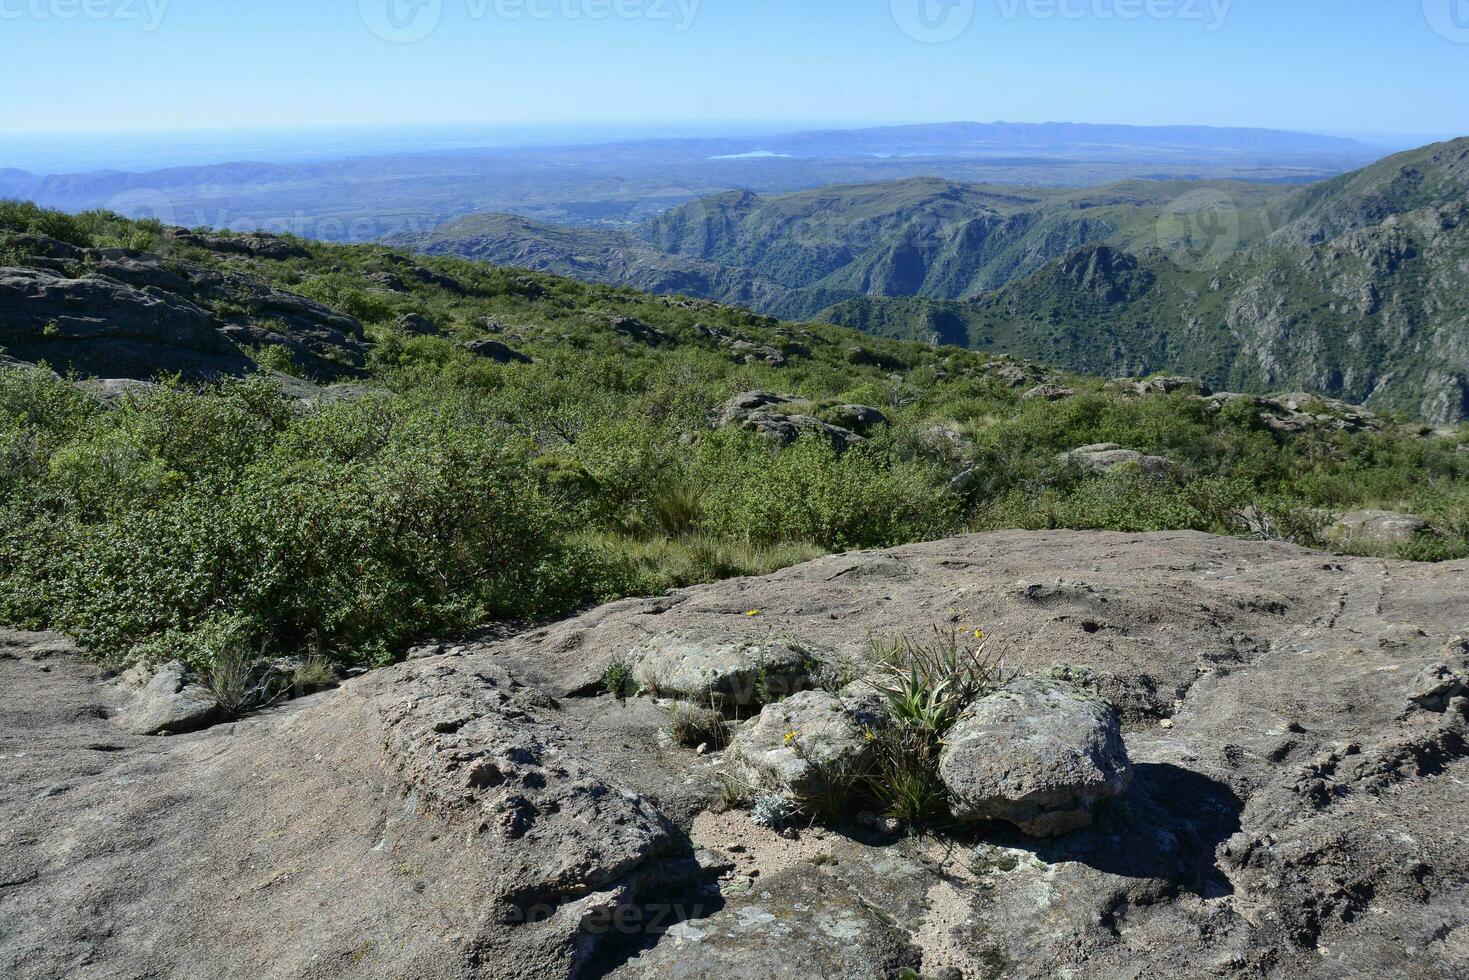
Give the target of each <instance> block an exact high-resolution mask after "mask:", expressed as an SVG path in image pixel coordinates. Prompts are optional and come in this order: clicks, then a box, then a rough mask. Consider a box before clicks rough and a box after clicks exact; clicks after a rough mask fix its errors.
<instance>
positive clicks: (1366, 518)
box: [1326, 510, 1429, 548]
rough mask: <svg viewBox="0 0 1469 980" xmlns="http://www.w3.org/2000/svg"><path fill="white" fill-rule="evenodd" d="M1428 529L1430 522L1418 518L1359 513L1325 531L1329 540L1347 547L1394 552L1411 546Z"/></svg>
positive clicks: (1355, 512)
mask: <svg viewBox="0 0 1469 980" xmlns="http://www.w3.org/2000/svg"><path fill="white" fill-rule="evenodd" d="M1428 529H1429V528H1428V522H1427V521H1425V520H1424V519H1423V518H1421V517H1419V516H1417V515H1416V514H1399V513H1397V512H1395V511H1390V510H1357V511H1352V512H1351V513H1349V514H1343V515H1342V516H1341V517H1340V518H1339V519H1338V520H1337V521H1336V523H1334V524H1332V525H1331V526H1330V527H1329V528H1327V529H1326V537H1327V538H1328V539H1329V540H1331V541H1332V542H1334V543H1336V544H1339V545H1342V546H1344V547H1354V546H1355V547H1359V548H1360V547H1366V548H1392V547H1395V546H1397V545H1400V544H1408V543H1409V542H1411V541H1413V540H1414V539H1415V538H1417V537H1418V536H1419V535H1420V534H1423V533H1425V532H1426V531H1428Z"/></svg>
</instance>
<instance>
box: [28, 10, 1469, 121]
mask: <svg viewBox="0 0 1469 980" xmlns="http://www.w3.org/2000/svg"><path fill="white" fill-rule="evenodd" d="M1465 6H1466V4H1465V3H1464V0H1414V2H1411V3H1406V4H1402V3H1399V4H1382V3H1380V2H1379V0H1298V2H1294V3H1291V4H1288V5H1286V4H1280V3H1268V2H1266V0H840V2H838V0H824V2H811V3H806V4H801V5H793V4H789V3H784V2H776V0H740V2H738V3H735V2H733V0H334V2H331V3H319V4H301V3H296V2H290V0H211V2H208V3H206V2H205V0H0V84H3V85H4V86H5V88H6V90H7V91H10V92H13V93H21V95H22V96H23V97H22V98H18V99H11V100H7V102H6V104H5V105H4V106H0V134H9V135H11V136H20V135H24V136H28V137H36V136H47V135H50V136H58V137H60V136H75V135H78V134H86V133H96V134H100V133H104V132H105V133H115V134H146V133H150V132H151V133H168V132H180V131H183V132H202V131H226V132H240V131H244V130H253V129H273V130H278V129H286V128H308V129H310V128H332V127H354V126H365V127H401V126H451V125H464V126H476V125H478V126H486V125H502V126H526V125H534V126H553V125H573V126H625V125H632V126H636V125H639V124H640V123H639V122H638V121H639V120H642V121H660V122H659V123H658V124H659V125H676V124H679V123H681V122H682V121H686V120H699V121H701V122H702V123H703V124H705V125H729V124H732V123H736V122H740V121H744V122H747V123H748V122H749V121H752V120H759V121H760V122H759V124H760V125H763V126H772V127H779V128H783V129H790V128H792V127H799V126H801V125H802V124H809V123H811V122H812V121H813V120H825V121H826V123H825V124H826V125H834V126H835V125H842V126H860V125H867V124H874V123H875V124H891V123H921V122H940V121H953V120H970V119H1006V120H1015V121H1072V122H1094V123H1103V124H1126V125H1143V126H1152V125H1206V126H1218V127H1248V128H1264V129H1280V130H1291V131H1298V132H1323V131H1325V132H1348V131H1354V132H1376V133H1403V134H1405V135H1407V134H1427V133H1444V134H1449V133H1465V132H1469V100H1466V99H1465V97H1464V96H1463V94H1462V93H1464V92H1469V11H1466V10H1465V9H1464V7H1465ZM182 78H187V79H188V82H187V84H181V83H180V82H179V79H182ZM1456 92H1457V93H1460V94H1458V95H1455V94H1454V93H1456ZM42 93H44V98H42V97H40V96H41V94H42ZM478 119H484V120H494V121H493V122H474V121H473V120H478Z"/></svg>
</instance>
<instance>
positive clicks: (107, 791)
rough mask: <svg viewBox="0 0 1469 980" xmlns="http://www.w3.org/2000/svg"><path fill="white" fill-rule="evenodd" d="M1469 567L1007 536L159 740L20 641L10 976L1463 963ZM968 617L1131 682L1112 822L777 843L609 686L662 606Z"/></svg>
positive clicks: (1286, 551)
mask: <svg viewBox="0 0 1469 980" xmlns="http://www.w3.org/2000/svg"><path fill="white" fill-rule="evenodd" d="M1466 578H1469V563H1465V562H1451V563H1446V564H1441V565H1422V564H1413V563H1407V562H1396V561H1390V560H1384V559H1376V558H1338V557H1329V558H1328V556H1324V555H1322V554H1321V553H1318V552H1313V551H1309V550H1306V549H1302V548H1298V547H1294V546H1291V545H1285V544H1280V543H1269V542H1258V541H1244V540H1236V539H1227V538H1217V537H1211V536H1208V535H1203V534H1196V533H1191V532H1179V533H1164V534H1104V533H1081V532H1056V533H1028V532H1006V533H1000V534H988V535H979V536H973V537H964V538H956V539H952V540H948V541H939V542H932V543H927V544H918V545H912V546H908V547H903V548H898V549H894V550H891V551H885V552H874V553H866V554H849V555H833V556H830V557H826V558H822V559H819V560H817V561H814V562H810V563H808V564H805V565H802V566H798V567H795V568H790V569H787V570H785V571H782V572H778V573H776V574H774V575H771V576H767V577H764V578H758V579H740V580H733V581H727V582H723V583H719V584H715V585H708V586H701V587H697V588H692V589H686V590H682V591H679V592H675V593H672V594H670V595H666V596H658V597H654V598H648V599H633V600H628V601H624V602H619V603H615V604H613V605H610V606H605V607H602V608H599V609H595V610H589V611H587V612H585V613H582V614H581V615H578V616H576V617H573V618H571V619H568V620H566V621H565V622H561V623H557V624H554V625H547V626H544V627H540V628H534V629H531V630H529V631H526V632H518V633H514V634H513V635H508V636H506V637H504V638H502V639H495V640H493V641H480V642H464V643H460V644H458V645H454V646H445V647H442V648H431V649H429V650H426V651H423V652H422V655H421V657H420V658H419V659H415V660H412V661H410V662H408V663H404V664H401V665H398V666H394V667H389V668H385V669H382V670H379V671H375V672H373V673H371V674H368V675H366V676H363V677H358V678H356V679H354V680H351V681H348V682H347V683H346V684H344V685H343V686H342V687H341V688H339V689H337V690H335V691H332V692H329V693H325V694H319V695H314V696H311V697H306V698H303V699H301V700H298V701H294V702H291V703H289V704H286V705H281V706H278V707H275V708H272V709H271V710H269V711H267V712H265V713H263V714H258V715H254V716H249V717H246V718H245V719H243V720H241V721H239V722H235V723H233V724H228V725H218V726H215V727H212V728H209V729H206V730H204V731H201V732H197V733H192V734H186V735H179V736H175V737H173V738H168V739H158V738H149V737H144V736H136V735H133V734H131V733H129V732H128V731H126V730H125V728H123V727H122V726H121V725H120V724H119V719H120V712H121V710H122V708H123V707H124V705H125V704H126V700H127V697H126V695H125V694H124V693H123V692H122V690H121V689H120V688H119V687H118V686H117V685H115V684H111V683H105V682H102V680H101V678H99V677H98V670H97V668H96V667H94V666H92V665H91V664H90V663H89V662H88V661H86V660H84V659H83V658H81V657H80V655H79V654H78V653H77V651H76V650H75V648H74V647H73V646H71V645H70V644H68V643H66V642H65V641H64V640H62V639H61V638H59V637H54V636H49V635H44V634H17V633H11V632H4V631H0V690H3V691H4V692H5V694H4V697H3V698H0V813H3V815H4V817H5V822H4V826H3V829H0V921H3V922H4V923H5V928H4V930H3V931H0V974H4V975H5V976H7V977H11V976H13V977H16V978H17V980H41V978H46V980H50V978H53V977H57V976H67V975H69V974H72V973H77V972H78V970H79V969H81V968H79V967H78V966H77V964H85V969H84V970H83V971H82V972H89V973H94V974H96V975H98V976H169V977H172V976H245V975H257V974H262V975H264V974H268V975H271V976H275V977H282V978H294V977H301V978H306V977H311V978H314V980H323V978H337V977H340V978H349V977H350V978H357V977H362V976H389V977H397V976H414V977H425V978H449V977H454V978H491V980H501V978H505V980H509V978H527V977H536V978H544V977H567V978H570V977H587V976H607V977H614V978H632V977H648V976H653V977H658V976H682V975H688V974H693V975H699V974H700V973H705V974H707V975H720V976H761V977H764V976H819V977H833V978H847V977H853V978H857V977H861V978H866V977H889V976H896V975H901V973H902V971H903V970H905V969H910V970H913V971H915V972H916V973H918V974H919V975H921V976H942V975H945V971H957V972H958V975H961V976H966V977H969V976H973V977H985V976H1016V977H1042V976H1064V975H1066V974H1067V973H1071V972H1076V971H1077V970H1084V971H1085V972H1086V973H1088V974H1090V975H1095V976H1139V975H1143V976H1150V977H1159V978H1170V980H1171V978H1193V977H1201V976H1226V977H1229V976H1239V977H1265V976H1268V977H1272V978H1281V980H1306V978H1321V977H1349V976H1380V977H1395V976H1411V977H1424V978H1434V980H1440V978H1442V980H1448V978H1455V977H1460V976H1464V975H1465V974H1466V972H1469V949H1466V946H1465V941H1464V940H1465V937H1466V936H1469V903H1466V891H1465V886H1464V882H1465V881H1469V847H1466V846H1465V844H1466V841H1465V830H1464V828H1465V826H1466V825H1469V697H1466V695H1465V694H1464V693H1463V692H1462V691H1461V686H1462V684H1463V681H1462V678H1465V677H1469V645H1466V644H1465V642H1464V640H1463V635H1464V624H1465V623H1469V590H1466V589H1465V588H1464V582H1465V581H1466ZM756 609H758V610H760V611H761V615H760V616H759V617H758V618H754V619H752V617H749V616H747V613H748V612H750V611H752V610H756ZM956 615H958V616H960V618H961V621H962V624H963V625H970V624H973V625H975V626H986V627H988V628H989V630H990V634H991V639H990V643H991V650H992V651H993V652H995V653H1000V654H1003V656H1004V657H1005V661H1006V666H1007V668H1008V669H1010V670H1013V671H1018V672H1019V673H1021V674H1022V675H1023V676H1026V677H1030V678H1034V679H1045V678H1048V677H1049V676H1050V675H1051V671H1050V669H1049V668H1050V667H1051V666H1052V665H1054V664H1057V663H1064V664H1067V665H1069V667H1070V669H1069V670H1068V671H1066V672H1065V676H1067V677H1069V678H1071V680H1070V681H1068V682H1067V684H1069V685H1077V684H1080V685H1082V690H1083V691H1084V692H1091V693H1090V694H1087V695H1086V696H1087V697H1092V696H1094V697H1095V698H1097V699H1098V700H1099V701H1105V702H1107V703H1110V704H1112V705H1113V706H1114V707H1115V709H1116V712H1117V720H1118V723H1119V724H1120V727H1121V733H1122V737H1123V739H1124V740H1125V742H1126V747H1127V755H1128V757H1129V760H1130V762H1131V768H1132V774H1133V775H1132V780H1131V784H1130V785H1129V786H1128V787H1127V789H1126V790H1125V791H1123V792H1122V793H1121V795H1119V796H1117V797H1115V798H1114V799H1113V800H1112V801H1111V802H1109V803H1107V804H1104V805H1099V806H1097V807H1096V808H1095V809H1094V810H1093V812H1092V824H1091V825H1090V826H1088V827H1083V828H1080V829H1077V830H1074V831H1072V832H1070V833H1067V834H1064V835H1062V836H1058V837H1053V838H1037V837H1033V836H1030V835H1028V834H1026V833H1024V832H1023V831H1022V830H1021V829H1019V828H1018V827H1013V826H1010V825H1008V824H1006V823H1003V822H982V823H975V824H972V825H970V827H969V828H968V829H967V830H966V831H965V832H963V833H962V834H959V835H957V836H942V835H941V836H938V837H933V838H925V837H914V838H908V837H906V836H904V835H901V834H893V833H891V832H890V831H889V829H888V828H886V827H885V826H884V824H883V821H881V820H880V819H876V818H872V817H871V816H870V815H865V814H863V813H862V812H861V810H862V809H863V808H862V807H859V806H853V807H852V810H853V812H852V819H851V820H850V821H849V822H847V823H844V824H842V825H841V826H840V827H839V828H838V830H836V831H827V830H825V829H823V828H822V827H821V826H809V825H808V823H807V821H806V820H805V819H801V820H798V821H796V822H795V824H794V826H793V827H791V828H788V830H787V831H786V834H785V836H782V835H780V834H777V833H776V832H774V831H772V830H768V829H766V828H764V827H761V826H758V825H757V824H755V823H754V822H753V821H752V820H751V819H750V815H749V814H748V813H745V812H742V811H738V810H736V811H726V810H725V808H724V804H723V802H722V800H723V799H724V790H723V789H722V785H723V782H724V779H725V777H726V776H727V775H728V774H729V773H730V771H731V768H732V765H733V760H732V758H730V757H729V753H724V754H722V755H721V754H720V753H718V752H715V753H711V754H709V755H705V756H700V755H697V754H696V753H694V752H692V751H688V750H685V749H682V748H678V747H676V746H664V745H662V744H661V743H660V740H659V732H660V731H662V729H663V728H664V727H665V726H666V725H667V720H668V713H667V709H666V708H665V707H664V706H663V705H660V704H659V703H658V702H657V701H655V700H654V699H652V698H647V697H642V698H639V697H631V698H627V699H625V700H620V701H619V700H617V699H615V698H612V697H607V696H601V695H599V693H598V692H600V691H601V690H602V689H603V688H602V684H601V677H602V674H603V672H604V670H605V668H606V667H607V665H608V663H610V662H612V661H614V660H618V659H622V658H624V657H626V655H627V653H628V652H629V651H631V650H634V649H636V648H637V647H639V646H640V645H641V644H643V643H645V642H647V641H648V640H650V639H651V638H653V637H656V636H658V635H660V634H663V633H672V632H678V633H682V634H685V635H688V636H700V635H703V636H714V635H720V634H725V635H730V636H734V637H742V636H749V635H750V633H751V630H752V627H758V629H759V636H760V637H781V638H784V639H785V640H786V641H787V642H790V643H792V644H799V645H801V646H802V647H804V648H808V649H812V650H820V651H821V654H822V658H823V660H827V661H829V662H831V663H838V662H841V663H846V662H848V661H850V662H852V663H853V665H854V666H860V664H861V663H862V662H864V661H865V658H866V657H867V656H868V652H867V651H868V644H869V638H870V637H872V636H880V637H881V636H892V635H898V634H902V635H909V636H920V635H924V634H931V631H932V629H933V627H934V625H935V624H950V623H952V622H953V619H952V617H954V616H956ZM761 642H764V641H763V640H762V641H761ZM852 676H861V672H860V670H858V671H856V672H854V673H853V674H852ZM1064 686H1065V685H1063V687H1064ZM820 700H821V699H819V698H816V697H814V696H806V697H804V698H803V700H801V701H796V702H795V706H797V707H799V706H801V705H802V704H803V703H805V702H806V701H810V702H813V703H816V702H819V701H820ZM774 717H775V716H773V715H772V718H774ZM772 727H778V726H772ZM808 727H809V726H808ZM1102 727H1103V728H1104V729H1105V727H1106V725H1105V724H1103V726H1102ZM782 739H783V736H782ZM1013 755H1014V758H1015V759H1016V760H1017V761H1019V760H1020V759H1021V758H1022V755H1021V753H1020V752H1018V751H1017V752H1015V753H1013ZM948 975H951V976H952V975H954V974H953V973H949V974H948Z"/></svg>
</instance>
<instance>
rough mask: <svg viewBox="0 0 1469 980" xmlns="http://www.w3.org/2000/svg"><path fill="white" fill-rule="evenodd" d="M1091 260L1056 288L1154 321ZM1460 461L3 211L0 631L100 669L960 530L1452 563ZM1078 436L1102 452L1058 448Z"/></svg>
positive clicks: (690, 314) (343, 647) (902, 355)
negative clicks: (1354, 535)
mask: <svg viewBox="0 0 1469 980" xmlns="http://www.w3.org/2000/svg"><path fill="white" fill-rule="evenodd" d="M1110 254H1112V255H1113V257H1114V258H1113V260H1112V261H1111V262H1110V263H1109V264H1104V263H1101V262H1096V263H1091V264H1089V265H1087V266H1085V267H1083V268H1077V269H1071V268H1070V267H1069V266H1068V267H1066V268H1067V270H1068V271H1067V274H1068V275H1070V276H1073V277H1075V278H1076V279H1077V281H1079V282H1082V283H1090V284H1091V285H1090V287H1089V288H1090V289H1092V290H1093V293H1092V294H1089V295H1093V294H1097V295H1099V294H1100V293H1109V291H1116V292H1118V295H1120V296H1121V298H1122V299H1125V300H1128V301H1131V302H1141V301H1143V299H1145V298H1146V297H1147V296H1149V295H1151V293H1150V290H1151V289H1155V288H1156V286H1155V284H1154V285H1150V281H1149V279H1148V277H1147V274H1146V273H1147V270H1146V268H1144V267H1141V266H1139V267H1133V266H1131V265H1130V264H1129V263H1128V262H1127V261H1126V255H1125V253H1122V252H1117V251H1114V252H1112V253H1110ZM1068 281H1069V280H1068ZM1068 295H1069V294H1068ZM1109 295H1110V293H1109ZM966 309H967V308H966ZM997 339H998V338H997ZM48 367H49V368H50V369H49V370H48V369H47V368H48ZM1466 442H1469V431H1463V430H1461V431H1456V432H1449V431H1444V432H1438V433H1434V432H1430V431H1429V430H1427V429H1425V428H1422V427H1419V426H1415V425H1407V424H1404V423H1400V422H1398V421H1395V420H1393V419H1389V418H1383V417H1378V416H1373V415H1372V414H1370V413H1364V412H1361V411H1358V410H1356V409H1353V408H1351V407H1350V406H1346V405H1342V404H1337V403H1326V402H1317V401H1313V400H1310V399H1302V398H1288V399H1276V400H1269V399H1253V398H1238V399H1233V398H1213V397H1208V396H1207V395H1206V394H1205V393H1204V392H1203V390H1202V389H1200V388H1198V387H1197V386H1193V385H1189V384H1184V383H1181V382H1178V381H1169V382H1166V383H1162V382H1160V383H1155V384H1148V385H1143V386H1136V385H1131V384H1117V383H1113V382H1107V381H1104V380H1102V379H1100V378H1095V377H1086V376H1081V375H1073V374H1066V373H1059V372H1055V371H1051V370H1047V369H1044V368H1040V367H1037V366H1035V365H1033V364H1028V363H1025V362H1022V361H1017V360H1014V359H1011V358H1005V357H995V356H993V355H989V354H982V353H978V352H974V351H969V350H965V349H963V348H960V347H933V346H930V345H928V344H922V343H913V342H903V341H894V340H885V339H880V338H873V337H867V336H864V335H862V334H860V333H858V332H856V331H852V330H849V329H846V328H842V327H837V326H830V325H821V324H800V323H793V322H787V321H781V320H777V319H774V318H771V317H767V316H764V315H760V314H756V313H752V312H749V311H748V310H745V309H741V308H736V307H729V306H721V305H717V304H714V303H711V302H708V301H704V300H698V299H691V298H686V297H679V296H656V295H652V294H648V293H641V292H636V291H633V290H629V289H625V288H620V287H612V286H606V285H598V284H588V283H584V282H579V281H575V280H572V279H567V278H561V277H557V276H553V275H549V274H545V273H537V272H530V271H525V270H517V269H509V268H496V267H491V266H488V265H485V264H483V263H480V262H473V261H468V260H463V259H451V258H428V259H422V258H418V257H414V256H412V255H409V254H407V253H403V252H400V251H396V250H393V249H390V248H385V247H380V246H339V245H329V244H324V243H320V242H311V241H304V240H297V239H291V238H276V237H272V236H266V235H227V234H217V233H212V232H207V231H195V232H187V231H183V230H181V229H170V228H164V227H162V226H160V225H158V224H156V223H147V222H130V221H125V220H122V219H120V218H117V217H116V216H114V215H110V214H107V213H101V212H94V213H89V214H85V215H82V216H79V217H72V216H67V215H63V214H59V213H56V212H48V211H42V210H39V209H36V208H34V207H31V206H28V205H19V204H0V459H3V460H4V464H5V465H4V468H3V470H0V526H3V528H4V535H3V537H0V541H3V544H0V618H3V619H4V620H5V621H7V622H10V623H14V624H17V625H33V626H50V627H55V628H60V629H63V630H65V631H67V632H70V633H72V634H74V635H76V636H78V637H81V638H82V639H83V640H84V641H85V642H86V643H87V645H88V646H89V648H91V649H93V650H96V651H98V652H99V653H100V654H105V655H107V656H109V657H111V658H113V659H114V660H116V661H118V662H128V661H131V660H135V659H138V658H145V657H146V658H159V657H170V656H183V657H185V658H189V659H194V660H208V659H209V658H210V657H212V656H213V655H214V653H215V652H217V651H219V650H220V649H224V648H226V647H230V646H231V645H236V646H237V645H239V644H243V643H248V644H250V645H251V647H252V648H253V649H257V650H264V651H266V652H270V651H301V650H308V651H318V652H320V653H321V654H323V655H325V656H330V657H334V658H338V659H346V660H353V661H356V662H362V661H364V660H366V661H374V660H377V661H380V660H386V659H391V658H393V657H395V656H397V655H399V654H401V652H402V651H403V650H404V649H405V647H406V646H407V645H408V644H411V643H413V642H417V641H420V640H423V639H426V638H430V637H435V636H445V635H453V634H456V633H461V632H462V631H464V630H466V629H469V628H471V627H473V626H475V625H477V624H482V623H485V622H487V621H500V620H533V619H537V618H540V617H545V616H550V615H556V614H559V613H562V612H565V611H566V610H568V609H572V608H576V607H579V606H581V605H584V604H587V603H592V602H597V601H602V600H607V599H611V598H615V597H618V596H624V595H632V594H650V593H660V592H662V591H664V590H666V589H669V588H671V587H674V586H678V585H683V584H689V583H695V582H703V581H710V580H714V579H718V578H723V577H727V576H733V575H743V574H750V573H762V572H766V571H770V570H773V569H775V568H779V567H782V566H784V565H787V564H791V563H794V562H797V561H800V560H803V559H805V558H808V557H811V556H813V555H816V554H819V553H822V552H828V551H841V550H850V549H864V548H876V547H884V546H889V545H896V544H899V543H903V542H908V541H916V540H922V539H928V538H937V537H942V536H947V535H951V534H954V533H957V532H962V531H965V530H970V529H972V530H982V529H991V528H1003V527H1021V528H1054V527H1075V528H1108V529H1118V530H1130V531H1141V530H1151V529H1162V528H1195V529H1200V530H1209V531H1216V532H1221V533H1231V534H1249V535H1264V536H1268V537H1288V538H1291V539H1293V540H1298V541H1301V542H1304V543H1310V544H1319V545H1325V544H1328V543H1329V542H1328V540H1327V539H1326V538H1325V537H1323V536H1322V529H1323V528H1324V526H1325V525H1326V524H1327V523H1328V522H1329V521H1330V520H1331V517H1332V514H1334V513H1339V512H1343V511H1347V510H1353V509H1358V508H1361V507H1364V506H1379V507H1390V508H1407V509H1410V510H1413V511H1416V512H1418V513H1420V514H1422V515H1423V516H1425V517H1426V518H1427V519H1428V520H1429V522H1430V524H1431V525H1432V530H1431V531H1429V532H1426V533H1425V534H1423V535H1421V536H1419V537H1418V538H1416V539H1414V540H1411V541H1405V542H1402V543H1400V544H1395V545H1393V546H1392V548H1393V549H1395V553H1398V554H1400V555H1402V556H1404V557H1410V558H1419V559H1440V558H1447V557H1453V556H1459V555H1465V554H1469V454H1466V452H1465V448H1464V447H1465V444H1466ZM1096 444H1116V445H1118V446H1121V447H1122V448H1123V449H1124V450H1126V452H1123V453H1122V455H1121V456H1117V455H1115V454H1108V453H1104V454H1103V455H1102V456H1100V457H1096V456H1093V455H1089V454H1086V453H1083V454H1074V453H1073V451H1074V450H1077V449H1079V448H1081V447H1087V446H1094V445H1096Z"/></svg>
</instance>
